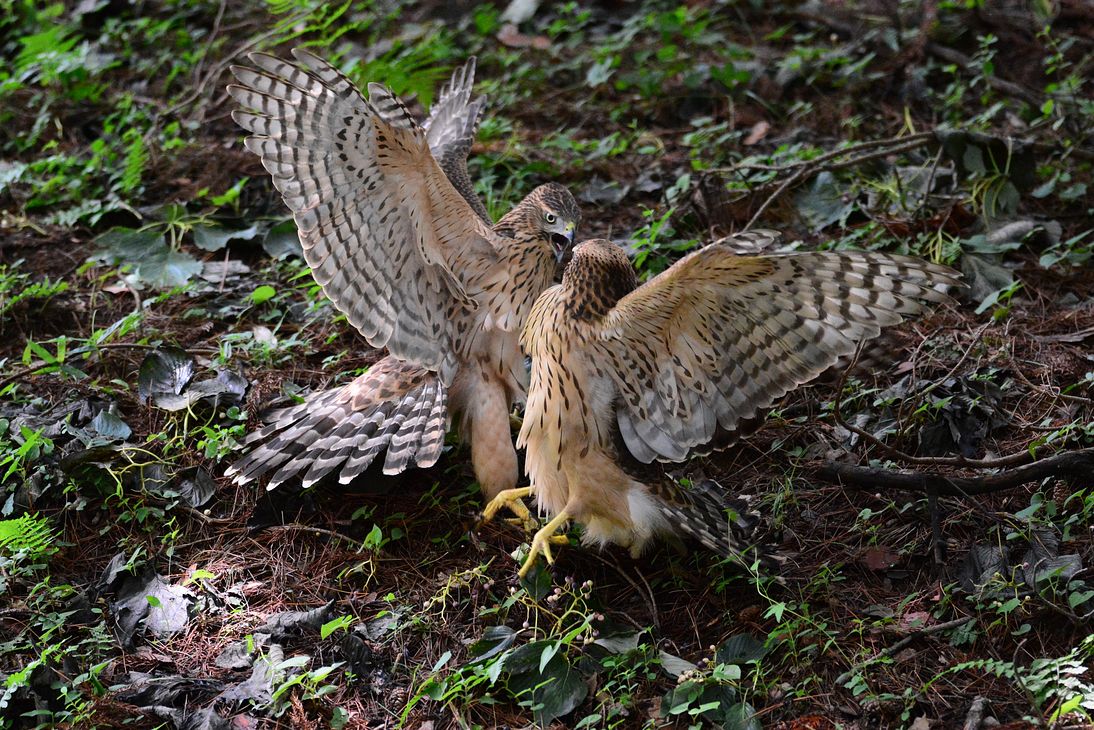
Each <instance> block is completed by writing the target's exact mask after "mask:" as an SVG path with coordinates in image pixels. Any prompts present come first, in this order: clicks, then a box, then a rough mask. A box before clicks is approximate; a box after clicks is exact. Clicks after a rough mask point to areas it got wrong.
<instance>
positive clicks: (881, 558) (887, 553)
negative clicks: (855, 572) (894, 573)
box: [862, 545, 900, 570]
mask: <svg viewBox="0 0 1094 730" xmlns="http://www.w3.org/2000/svg"><path fill="white" fill-rule="evenodd" d="M862 562H863V564H864V565H865V566H866V567H867V568H869V569H870V570H886V569H888V568H891V567H893V566H894V565H896V564H897V563H899V562H900V555H899V554H897V553H896V552H895V551H893V549H892V548H887V547H885V546H884V545H879V546H877V547H872V548H870V549H869V550H867V551H865V552H864V553H863V554H862Z"/></svg>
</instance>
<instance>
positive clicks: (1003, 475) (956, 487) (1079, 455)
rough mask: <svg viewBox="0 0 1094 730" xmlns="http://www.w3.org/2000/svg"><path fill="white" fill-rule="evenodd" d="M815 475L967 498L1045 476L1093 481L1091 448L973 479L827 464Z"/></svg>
mask: <svg viewBox="0 0 1094 730" xmlns="http://www.w3.org/2000/svg"><path fill="white" fill-rule="evenodd" d="M816 475H817V476H818V477H819V478H821V479H823V480H825V481H827V482H830V483H833V484H840V485H843V486H848V487H852V488H854V489H864V490H878V489H882V490H901V491H905V492H917V493H920V494H929V493H930V492H931V491H932V490H934V491H935V492H936V493H937V494H939V495H943V496H947V497H968V496H974V495H978V494H991V493H993V492H1002V491H1005V490H1007V489H1014V488H1016V487H1020V486H1022V485H1023V484H1028V483H1030V482H1036V481H1040V480H1042V479H1046V478H1048V477H1058V478H1066V477H1071V478H1074V479H1087V480H1090V479H1092V478H1094V448H1087V449H1079V450H1077V451H1068V452H1065V453H1062V454H1056V455H1055V456H1051V457H1049V458H1047V459H1041V460H1040V461H1035V462H1033V463H1032V464H1026V465H1025V466H1020V467H1018V468H1017V469H1011V470H1009V471H1001V472H999V473H997V474H986V475H983V476H975V477H960V476H948V475H945V474H932V473H923V472H894V471H889V470H887V469H875V468H873V467H865V466H856V465H854V464H839V463H836V462H828V463H826V464H825V465H824V466H822V467H821V468H820V469H818V470H817V471H816Z"/></svg>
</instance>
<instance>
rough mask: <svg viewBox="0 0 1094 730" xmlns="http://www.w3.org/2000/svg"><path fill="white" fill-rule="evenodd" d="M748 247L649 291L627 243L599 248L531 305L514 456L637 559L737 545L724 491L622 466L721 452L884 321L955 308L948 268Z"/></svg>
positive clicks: (713, 252)
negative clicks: (717, 445)
mask: <svg viewBox="0 0 1094 730" xmlns="http://www.w3.org/2000/svg"><path fill="white" fill-rule="evenodd" d="M777 235H778V234H775V233H772V232H768V231H756V232H752V233H747V234H739V237H740V238H741V239H744V240H743V241H736V242H734V244H741V243H744V242H747V239H750V238H751V239H757V242H760V240H761V239H762V240H769V239H771V238H772V237H774V236H777ZM740 248H741V246H740V245H726V244H724V243H722V244H714V245H711V246H707V247H706V248H703V249H701V250H699V251H696V252H695V253H692V254H690V255H689V256H687V257H685V258H683V259H681V260H680V261H678V262H677V263H676V264H675V265H673V266H672V267H670V268H669V269H668V270H666V271H665V272H663V273H662V274H660V275H659V276H657V277H655V278H653V279H651V280H650V281H649V282H647V283H646V284H644V285H642V286H637V283H636V279H635V275H634V271H633V268H632V267H631V264H630V262H629V260H628V259H627V256H626V255H625V254H624V252H623V251H622V250H621V249H620V248H619V247H617V246H615V245H614V244H612V243H610V242H608V241H603V240H595V241H587V242H585V243H582V244H581V245H579V246H577V247H576V248H575V249H574V258H573V261H572V262H571V264H570V265H569V267H568V268H567V269H566V272H565V275H564V277H563V280H562V284H560V285H558V286H554V287H552V288H550V289H548V290H547V291H545V292H544V293H543V294H542V295H541V296H540V298H539V299H538V300H537V302H536V304H535V306H534V307H533V309H532V313H531V315H530V316H529V319H528V321H527V323H526V324H525V327H524V332H523V335H522V344H523V346H524V348H525V350H526V351H527V352H528V353H529V355H530V356H531V358H532V375H531V384H530V387H529V392H528V401H527V407H526V411H525V417H524V424H523V427H522V429H521V432H520V436H519V438H518V446H524V447H525V448H526V449H527V458H526V462H525V464H526V467H525V468H526V471H527V473H528V476H529V477H530V479H531V484H532V489H533V493H534V495H535V497H536V499H537V501H538V503H539V505H540V508H541V509H543V510H544V511H546V512H547V513H549V514H551V515H559V514H564V515H566V516H568V517H569V518H570V519H573V520H576V521H577V522H580V523H582V524H584V525H585V535H586V539H587V540H589V541H591V542H599V543H606V542H615V543H620V544H623V545H628V546H630V547H631V548H632V549H633V550H635V551H637V550H640V549H641V548H642V547H643V545H644V544H645V543H646V542H647V541H648V540H649V539H650V538H651V537H653V536H655V535H657V534H659V533H674V532H680V531H682V532H685V533H690V534H692V535H693V536H694V537H696V538H698V539H700V541H701V542H703V543H704V544H705V545H707V546H708V547H710V548H713V549H716V550H719V551H721V552H734V551H736V550H737V549H738V547H739V546H740V537H739V536H738V535H737V534H736V532H735V531H734V530H730V529H727V528H728V527H729V525H727V521H726V518H725V514H726V512H725V511H724V510H723V509H722V504H723V502H724V501H725V495H724V493H723V494H719V492H718V490H712V489H709V488H707V489H700V490H695V491H691V492H688V491H686V490H684V489H683V488H682V487H681V486H679V485H677V484H676V483H674V482H672V481H671V480H669V479H667V478H661V479H656V478H654V479H651V478H650V477H649V476H647V473H648V471H649V470H639V471H643V472H644V473H643V474H638V472H637V471H636V470H635V469H628V468H625V467H626V462H628V461H631V462H634V461H637V462H640V463H645V464H648V463H650V462H653V461H681V460H683V459H685V458H687V457H688V456H689V455H690V454H692V453H694V452H695V451H696V450H697V449H703V448H709V447H710V445H711V444H712V442H715V441H717V440H718V439H719V438H721V437H722V436H724V435H725V434H731V433H733V432H734V431H736V430H737V429H739V428H740V427H742V426H743V425H744V424H745V422H747V421H749V420H750V419H753V418H754V417H755V416H756V415H757V414H758V413H760V412H761V410H762V409H764V408H766V407H768V406H770V405H772V404H773V403H774V402H775V401H776V400H777V399H778V398H780V397H781V396H782V395H784V394H785V393H787V392H788V391H790V390H791V389H793V388H795V387H797V386H799V385H801V384H803V383H806V382H809V381H810V380H812V379H813V378H815V377H816V376H817V375H819V374H820V373H821V372H823V371H824V370H825V369H827V368H828V367H830V366H831V365H832V364H833V363H835V362H836V360H837V359H838V358H839V357H841V356H844V355H847V354H849V353H852V352H854V350H855V348H856V346H857V345H858V344H859V343H860V342H863V341H865V340H867V339H870V338H873V337H875V336H877V335H878V333H879V332H880V331H881V328H882V327H885V326H889V325H893V324H896V323H898V322H899V321H901V319H903V318H904V317H905V316H907V315H911V314H915V313H917V312H919V311H921V310H922V307H923V304H924V303H925V302H932V301H934V302H938V301H944V300H946V299H947V296H946V295H945V294H943V293H941V292H939V291H938V290H937V289H936V288H935V287H936V285H952V284H956V283H957V278H956V277H957V274H956V273H955V272H953V271H952V270H950V269H948V268H946V267H943V266H938V265H935V264H931V263H928V262H925V261H921V260H918V259H915V258H911V257H907V256H895V255H886V254H877V253H853V252H821V253H787V254H772V255H761V256H741V255H738V254H737V253H736V252H735V250H740ZM540 542H541V543H542V542H543V541H542V540H541V541H540Z"/></svg>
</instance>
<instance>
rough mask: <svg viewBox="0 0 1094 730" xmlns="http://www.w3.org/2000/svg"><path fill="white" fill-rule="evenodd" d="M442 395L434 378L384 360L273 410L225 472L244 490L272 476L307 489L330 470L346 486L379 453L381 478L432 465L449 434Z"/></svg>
mask: <svg viewBox="0 0 1094 730" xmlns="http://www.w3.org/2000/svg"><path fill="white" fill-rule="evenodd" d="M447 398H448V393H447V389H446V388H445V386H444V384H443V383H442V382H441V380H440V378H438V376H437V374H436V373H433V372H430V371H428V370H425V369H423V368H420V367H417V366H415V365H412V364H410V363H407V362H405V361H402V360H399V359H397V358H394V357H391V356H388V357H385V358H384V359H382V360H380V361H379V362H377V363H376V364H375V365H373V366H372V367H371V368H370V369H369V371H368V372H367V373H365V374H364V375H362V376H360V377H359V378H357V379H356V380H354V381H353V382H351V383H349V384H347V385H344V386H341V387H338V388H332V389H330V390H324V391H322V392H319V393H316V394H313V395H312V396H310V397H309V398H308V399H307V400H306V401H305V402H304V403H301V404H299V405H295V406H291V407H288V408H282V409H280V410H277V411H274V412H273V413H271V414H270V415H269V418H268V423H267V424H266V425H265V426H263V427H262V428H261V429H259V430H257V431H255V432H254V433H252V434H250V435H249V436H248V437H247V441H246V443H247V444H248V445H255V444H257V445H255V446H253V448H252V449H251V451H250V453H248V454H247V455H246V456H244V457H243V458H242V459H240V460H239V461H237V462H236V463H235V464H233V465H232V466H231V467H230V468H229V469H228V470H227V472H226V474H227V475H228V476H231V477H233V481H235V482H236V483H237V484H241V485H242V484H247V483H249V482H253V481H255V480H257V479H260V478H262V477H263V476H266V475H270V481H269V483H268V485H267V489H274V488H275V487H277V486H278V485H280V484H282V483H283V482H285V481H287V480H289V479H293V478H297V477H298V478H300V479H301V482H302V484H303V486H304V487H309V486H311V485H313V484H315V483H316V482H318V481H319V480H320V479H323V478H324V477H326V476H328V475H329V474H331V473H333V472H335V471H337V472H338V481H339V483H341V484H348V483H349V482H350V481H352V480H353V479H355V478H356V477H357V476H359V475H360V474H361V473H362V472H364V471H365V470H366V469H367V468H368V467H369V466H370V465H372V463H373V462H374V461H375V460H376V459H377V457H378V456H379V455H380V454H381V453H384V452H386V456H385V458H384V461H383V464H384V467H383V471H384V473H385V474H399V473H400V472H402V471H403V470H405V469H406V468H407V467H409V466H412V465H413V466H417V467H420V468H426V467H430V466H432V465H433V464H435V463H436V462H437V459H438V458H439V457H440V455H441V448H442V446H443V445H444V436H445V433H446V432H447V430H448V407H447Z"/></svg>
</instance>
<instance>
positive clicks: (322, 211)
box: [229, 49, 502, 385]
mask: <svg viewBox="0 0 1094 730" xmlns="http://www.w3.org/2000/svg"><path fill="white" fill-rule="evenodd" d="M293 55H294V56H295V57H296V59H297V61H298V63H295V64H294V63H290V62H287V61H283V60H281V59H278V58H276V57H274V56H269V55H266V54H261V53H256V54H251V55H250V56H249V58H250V60H251V61H252V63H254V65H255V67H254V68H247V67H233V68H232V72H233V74H234V75H235V77H236V79H237V80H238V81H239V82H240V83H239V85H232V86H229V92H230V93H231V94H232V96H233V97H234V98H235V99H236V100H237V101H238V102H239V103H240V104H241V105H243V106H244V107H246V108H248V109H251V110H253V111H236V112H234V113H233V114H232V116H233V118H234V119H235V120H236V122H237V123H238V124H239V125H240V126H242V127H243V128H244V129H246V130H248V131H250V132H251V133H252V134H253V136H251V137H248V138H247V141H246V145H247V148H248V149H250V150H251V151H253V152H255V153H256V154H258V155H259V157H261V159H262V163H263V165H264V166H265V168H266V169H267V170H268V171H269V172H270V174H271V176H272V177H273V182H274V185H275V187H276V188H277V189H278V190H279V191H280V192H281V194H282V197H283V198H284V200H285V203H286V205H288V207H289V208H290V209H291V210H292V211H293V214H294V217H295V219H296V223H297V228H298V230H299V233H300V239H301V243H302V245H303V248H304V257H305V259H306V260H307V262H308V265H309V266H310V267H311V269H312V272H313V274H314V276H315V280H316V282H317V283H318V284H319V285H320V286H321V287H322V289H323V291H324V293H325V294H326V295H327V296H328V297H329V298H330V300H331V301H332V302H333V303H334V305H335V306H336V307H337V308H338V309H339V310H341V311H342V312H344V313H345V314H346V316H347V318H348V319H349V321H350V323H351V324H352V325H353V326H354V327H355V328H356V329H357V330H358V331H359V332H360V333H361V334H362V335H363V336H364V337H365V339H366V340H367V341H368V342H369V344H371V345H372V346H374V347H387V348H388V350H389V351H390V352H391V353H392V354H393V355H395V356H397V357H399V358H402V359H404V360H408V361H410V362H413V363H416V364H419V365H421V366H423V367H425V368H427V369H430V370H434V371H439V372H440V373H441V379H442V381H443V382H444V383H445V384H446V385H447V384H449V383H450V382H451V378H452V377H453V375H454V373H455V370H456V363H457V357H456V355H457V352H458V351H459V348H460V346H461V345H462V344H463V343H464V341H465V340H466V339H467V338H464V337H463V333H462V332H461V329H466V327H467V315H468V313H470V312H471V311H473V310H474V309H475V308H476V307H477V306H478V303H479V301H480V300H481V299H482V298H484V297H485V292H484V287H485V286H490V285H491V284H492V283H494V282H496V281H498V280H499V273H500V272H501V271H502V268H501V267H502V264H501V262H500V257H499V248H500V246H501V245H502V244H501V243H500V242H499V240H498V237H497V235H496V234H494V233H493V232H492V231H491V230H490V228H489V226H488V225H487V224H486V222H485V221H484V220H483V219H482V218H481V217H480V215H478V214H476V212H475V211H474V210H473V209H472V208H471V206H470V205H469V204H468V202H467V200H466V199H465V198H464V197H463V195H461V194H460V192H459V191H457V190H456V188H455V187H454V186H453V184H452V183H451V182H450V181H449V180H448V178H447V177H446V176H445V174H444V172H443V171H442V169H441V168H440V166H439V165H438V164H437V161H436V160H435V159H434V157H433V155H432V154H431V152H430V148H429V143H428V141H427V133H426V132H425V130H423V129H422V128H421V127H420V126H419V125H418V124H417V123H416V122H415V121H414V119H413V118H412V117H411V115H410V113H409V112H408V111H407V109H406V107H405V106H404V105H403V104H402V103H401V102H400V101H399V100H398V99H397V98H395V96H394V95H392V94H391V92H390V91H388V90H387V89H386V88H384V87H383V86H380V85H379V84H369V98H368V99H365V98H364V97H363V96H362V94H361V93H360V92H359V91H358V90H357V88H356V87H355V86H354V85H353V83H352V82H351V81H350V80H349V79H347V78H346V77H345V76H344V75H343V74H341V73H340V72H339V71H338V70H337V69H335V68H334V67H332V66H330V65H329V64H328V63H326V62H325V61H323V60H322V59H320V58H318V57H317V56H314V55H312V54H310V53H308V52H306V51H303V50H300V49H297V50H295V51H294V52H293ZM439 119H440V117H439V116H438V120H439ZM437 128H438V129H440V128H441V127H437ZM444 128H445V129H447V125H444ZM438 134H439V133H438Z"/></svg>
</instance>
